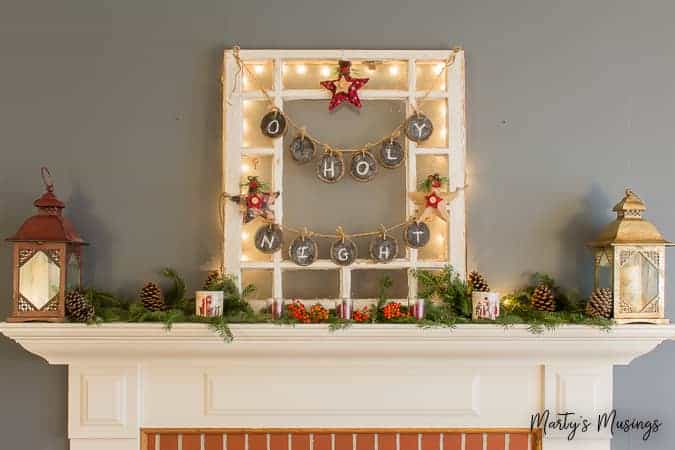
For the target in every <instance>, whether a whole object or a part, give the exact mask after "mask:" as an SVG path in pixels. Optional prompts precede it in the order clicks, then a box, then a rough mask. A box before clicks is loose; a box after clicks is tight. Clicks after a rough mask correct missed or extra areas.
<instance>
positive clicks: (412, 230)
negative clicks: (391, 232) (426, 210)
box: [403, 222, 431, 248]
mask: <svg viewBox="0 0 675 450" xmlns="http://www.w3.org/2000/svg"><path fill="white" fill-rule="evenodd" d="M403 238H404V239H405V243H406V245H407V246H408V247H411V248H422V247H424V246H425V245H427V244H428V243H429V239H431V230H429V227H428V226H427V224H426V223H424V222H412V223H410V224H408V225H407V226H406V227H405V229H404V230H403Z"/></svg>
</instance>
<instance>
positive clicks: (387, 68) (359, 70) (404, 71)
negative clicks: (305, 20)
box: [283, 60, 408, 97]
mask: <svg viewBox="0 0 675 450" xmlns="http://www.w3.org/2000/svg"><path fill="white" fill-rule="evenodd" d="M337 76H338V62H337V61H336V60H325V61H318V60H311V61H310V60H307V61H288V62H286V63H284V66H283V87H284V89H323V88H322V87H321V84H320V83H321V82H322V81H325V80H334V79H337ZM351 76H352V77H355V78H368V83H367V84H366V85H365V86H364V88H363V89H397V90H407V89H408V64H407V63H406V62H405V61H352V68H351ZM328 95H329V94H328V93H326V96H327V97H328Z"/></svg>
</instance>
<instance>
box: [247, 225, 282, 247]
mask: <svg viewBox="0 0 675 450" xmlns="http://www.w3.org/2000/svg"><path fill="white" fill-rule="evenodd" d="M253 241H254V242H255V248H257V249H258V250H260V251H261V252H263V253H268V254H269V253H275V252H277V251H278V250H279V249H280V248H281V244H282V241H283V233H282V232H281V228H280V227H279V225H277V224H275V223H269V224H265V225H263V226H261V227H260V228H258V231H256V232H255V237H254V239H253Z"/></svg>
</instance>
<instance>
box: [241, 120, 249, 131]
mask: <svg viewBox="0 0 675 450" xmlns="http://www.w3.org/2000/svg"><path fill="white" fill-rule="evenodd" d="M241 130H242V131H243V132H244V133H246V132H247V131H248V122H247V121H245V120H244V121H242V122H241Z"/></svg>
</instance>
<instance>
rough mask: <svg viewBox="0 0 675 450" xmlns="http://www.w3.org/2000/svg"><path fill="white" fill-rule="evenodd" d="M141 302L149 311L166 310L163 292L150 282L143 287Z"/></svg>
mask: <svg viewBox="0 0 675 450" xmlns="http://www.w3.org/2000/svg"><path fill="white" fill-rule="evenodd" d="M140 297H141V302H143V306H144V307H145V309H147V310H148V311H162V310H163V309H165V308H166V305H165V304H164V295H163V294H162V290H161V289H160V288H159V286H157V285H156V284H155V283H153V282H150V283H148V284H146V285H145V286H143V289H141V292H140Z"/></svg>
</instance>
